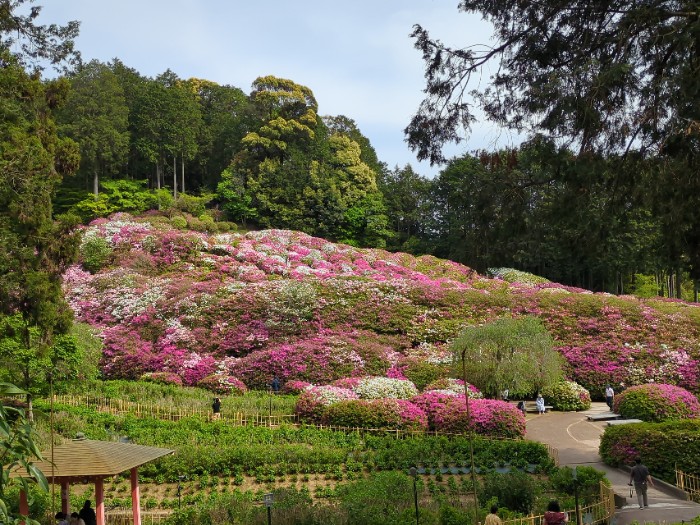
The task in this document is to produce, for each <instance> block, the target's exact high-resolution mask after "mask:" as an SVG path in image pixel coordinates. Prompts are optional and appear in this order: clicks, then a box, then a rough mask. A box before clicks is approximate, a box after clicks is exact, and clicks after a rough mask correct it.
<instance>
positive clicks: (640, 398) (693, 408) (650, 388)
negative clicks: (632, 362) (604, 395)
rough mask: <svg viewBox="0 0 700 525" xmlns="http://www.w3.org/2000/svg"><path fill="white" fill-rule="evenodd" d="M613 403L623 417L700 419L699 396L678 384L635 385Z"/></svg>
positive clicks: (649, 419) (656, 420) (658, 419)
mask: <svg viewBox="0 0 700 525" xmlns="http://www.w3.org/2000/svg"><path fill="white" fill-rule="evenodd" d="M613 403H614V404H613V409H614V410H615V411H616V412H618V413H619V414H621V415H622V416H624V417H626V418H635V419H641V420H642V421H651V422H661V421H667V420H673V419H697V418H700V402H698V398H697V397H695V396H694V395H693V394H691V393H690V392H688V391H687V390H685V389H684V388H680V387H677V386H674V385H665V384H656V383H649V384H647V385H639V386H633V387H630V388H628V389H627V390H625V391H623V392H621V393H619V394H618V395H616V396H615V399H614V401H613Z"/></svg>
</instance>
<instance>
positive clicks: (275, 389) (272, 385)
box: [270, 376, 280, 394]
mask: <svg viewBox="0 0 700 525" xmlns="http://www.w3.org/2000/svg"><path fill="white" fill-rule="evenodd" d="M270 388H271V389H272V391H273V392H274V393H275V394H277V393H279V391H280V378H279V377H277V376H275V377H273V378H272V383H270Z"/></svg>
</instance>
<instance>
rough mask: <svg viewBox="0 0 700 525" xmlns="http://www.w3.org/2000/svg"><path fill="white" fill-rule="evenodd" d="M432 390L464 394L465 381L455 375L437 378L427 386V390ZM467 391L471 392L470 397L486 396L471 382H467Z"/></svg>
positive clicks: (479, 397)
mask: <svg viewBox="0 0 700 525" xmlns="http://www.w3.org/2000/svg"><path fill="white" fill-rule="evenodd" d="M431 390H449V391H450V392H454V393H455V394H461V395H464V381H462V380H461V379H455V378H453V377H443V378H442V379H436V380H435V381H432V382H430V383H428V384H427V385H426V386H425V389H424V391H425V392H429V391H431ZM467 391H468V392H469V398H470V399H481V398H482V397H484V395H483V394H482V393H481V392H479V389H478V388H476V387H475V386H474V385H470V384H469V383H467Z"/></svg>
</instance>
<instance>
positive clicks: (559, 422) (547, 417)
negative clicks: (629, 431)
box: [526, 403, 700, 525]
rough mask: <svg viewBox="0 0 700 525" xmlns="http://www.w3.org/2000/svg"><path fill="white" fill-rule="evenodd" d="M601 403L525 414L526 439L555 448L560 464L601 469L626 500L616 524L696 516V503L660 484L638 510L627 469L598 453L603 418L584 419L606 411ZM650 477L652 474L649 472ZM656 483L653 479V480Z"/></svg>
mask: <svg viewBox="0 0 700 525" xmlns="http://www.w3.org/2000/svg"><path fill="white" fill-rule="evenodd" d="M607 411H608V407H607V405H606V404H605V403H593V406H592V407H591V409H590V410H588V411H585V412H548V413H546V414H543V415H537V414H535V415H530V414H528V416H527V436H526V437H527V438H528V439H531V440H533V441H540V442H542V443H547V444H549V445H551V446H553V447H554V448H556V449H557V450H559V463H560V465H561V466H571V467H573V466H576V465H586V466H590V467H594V468H596V469H598V470H602V471H604V472H605V475H606V476H607V478H608V479H609V480H610V482H611V483H612V486H613V489H614V490H615V494H617V495H618V496H622V497H623V498H625V499H626V500H627V503H626V504H625V505H624V506H623V507H622V508H618V509H617V511H616V513H615V521H614V522H613V523H615V524H616V525H629V524H631V523H634V522H635V521H636V522H639V523H641V524H644V523H647V522H649V523H659V522H660V523H664V522H667V523H676V522H677V523H680V522H681V521H682V520H685V521H688V520H690V519H693V518H695V517H697V516H700V505H699V504H697V503H693V502H692V501H685V500H683V499H680V497H679V495H678V494H674V491H673V490H672V489H671V487H665V486H663V485H662V484H661V483H658V484H656V486H655V487H649V489H648V496H649V508H647V509H643V510H642V509H640V508H639V505H638V504H637V497H636V495H635V496H634V497H633V498H630V497H629V486H628V485H627V483H628V482H629V478H630V475H629V472H625V471H624V470H622V469H616V468H611V467H609V466H607V465H605V464H604V463H603V462H602V460H601V459H600V456H599V455H598V445H599V443H600V436H601V435H602V434H603V432H604V431H605V427H606V425H607V422H606V421H599V422H594V421H588V419H587V416H588V415H591V414H600V413H603V412H607ZM651 475H652V477H653V476H654V473H653V472H652V473H651ZM654 481H655V483H656V480H654Z"/></svg>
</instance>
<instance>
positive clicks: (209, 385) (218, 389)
mask: <svg viewBox="0 0 700 525" xmlns="http://www.w3.org/2000/svg"><path fill="white" fill-rule="evenodd" d="M197 386H199V387H202V388H206V389H207V390H209V391H211V392H214V393H216V394H221V395H231V396H242V395H243V394H245V393H246V392H247V391H248V387H246V386H245V384H244V383H243V381H241V380H240V379H237V378H235V377H233V376H227V375H224V374H211V375H208V376H207V377H205V378H204V379H202V380H200V381H199V383H197Z"/></svg>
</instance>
